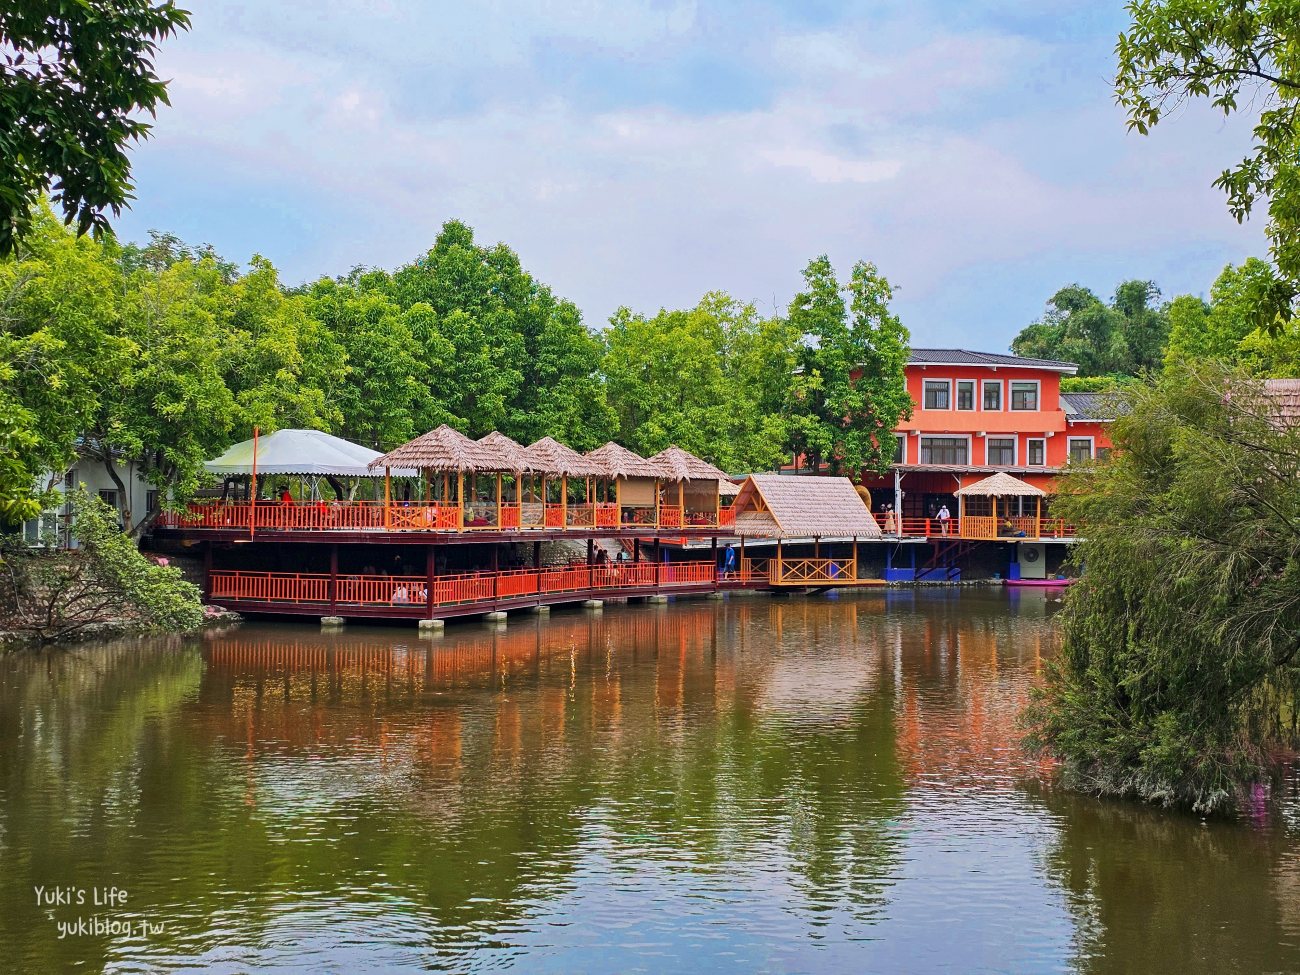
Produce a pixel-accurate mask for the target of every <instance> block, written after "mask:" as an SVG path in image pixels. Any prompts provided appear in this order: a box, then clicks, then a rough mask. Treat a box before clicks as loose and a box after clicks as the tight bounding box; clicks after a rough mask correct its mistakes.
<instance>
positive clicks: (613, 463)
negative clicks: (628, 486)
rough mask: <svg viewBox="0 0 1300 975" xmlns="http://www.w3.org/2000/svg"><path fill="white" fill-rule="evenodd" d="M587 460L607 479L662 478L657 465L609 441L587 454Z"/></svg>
mask: <svg viewBox="0 0 1300 975" xmlns="http://www.w3.org/2000/svg"><path fill="white" fill-rule="evenodd" d="M587 460H589V461H591V462H592V463H594V464H597V465H599V466H600V468H601V472H600V473H601V476H602V477H608V478H620V477H621V478H625V479H626V478H632V477H648V478H652V479H657V478H660V477H662V476H663V474H662V473H661V471H660V469H659V465H658V464H655V463H652V462H651V461H648V460H646V459H645V458H644V457H642V456H641V455H640V454H638V453H636V452H635V451H632V450H628V449H627V448H626V447H624V446H622V445H621V444H616V443H614V441H612V440H611V441H610V442H609V443H607V444H605V446H603V447H597V448H596V449H595V450H593V451H590V452H589V453H588V454H587Z"/></svg>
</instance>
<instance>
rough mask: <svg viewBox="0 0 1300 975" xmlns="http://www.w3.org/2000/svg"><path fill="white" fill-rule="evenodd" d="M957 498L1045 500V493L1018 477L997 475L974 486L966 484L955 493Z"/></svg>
mask: <svg viewBox="0 0 1300 975" xmlns="http://www.w3.org/2000/svg"><path fill="white" fill-rule="evenodd" d="M957 496H958V497H959V498H961V497H965V498H970V497H979V498H1015V497H1025V498H1045V497H1047V492H1046V491H1044V490H1043V489H1042V488H1036V487H1034V486H1033V485H1032V484H1026V483H1025V482H1024V481H1022V480H1020V478H1018V477H1012V476H1011V475H1010V474H1006V473H998V474H994V475H993V476H992V477H986V478H984V480H982V481H976V482H975V483H974V484H968V485H967V486H966V487H964V488H960V489H959V490H958V491H957Z"/></svg>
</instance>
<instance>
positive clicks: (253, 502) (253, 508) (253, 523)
mask: <svg viewBox="0 0 1300 975" xmlns="http://www.w3.org/2000/svg"><path fill="white" fill-rule="evenodd" d="M258 432H259V430H258V428H257V427H253V477H252V480H250V481H249V487H248V538H249V541H252V538H253V532H254V531H255V530H256V527H257V435H258Z"/></svg>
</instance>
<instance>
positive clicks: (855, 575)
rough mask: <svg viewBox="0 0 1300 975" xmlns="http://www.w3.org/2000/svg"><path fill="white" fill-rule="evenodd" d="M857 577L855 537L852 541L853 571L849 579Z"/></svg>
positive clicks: (856, 545)
mask: <svg viewBox="0 0 1300 975" xmlns="http://www.w3.org/2000/svg"><path fill="white" fill-rule="evenodd" d="M857 577H858V540H857V537H856V536H855V537H854V539H853V571H852V572H851V573H850V574H849V578H850V579H856V578H857Z"/></svg>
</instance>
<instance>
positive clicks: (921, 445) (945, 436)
mask: <svg viewBox="0 0 1300 975" xmlns="http://www.w3.org/2000/svg"><path fill="white" fill-rule="evenodd" d="M927 440H965V441H966V465H965V466H967V467H969V466H970V465H971V455H972V454H973V453H974V450H973V449H972V444H971V437H970V434H961V433H923V434H921V436H920V437H918V438H917V444H916V462H917V463H918V464H932V463H934V462H933V461H927V460H922V451H923V450H924V449H925V441H927ZM955 466H958V467H960V466H962V465H960V464H957V465H955Z"/></svg>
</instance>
